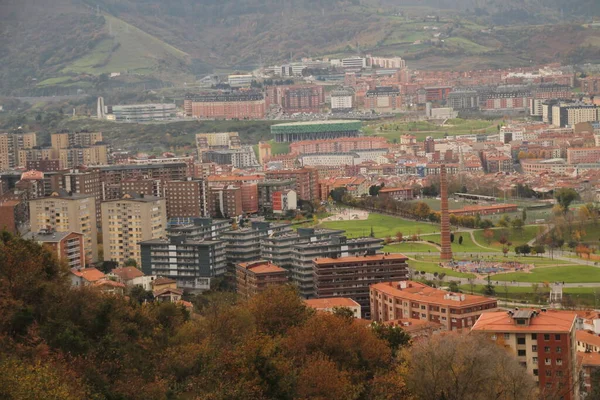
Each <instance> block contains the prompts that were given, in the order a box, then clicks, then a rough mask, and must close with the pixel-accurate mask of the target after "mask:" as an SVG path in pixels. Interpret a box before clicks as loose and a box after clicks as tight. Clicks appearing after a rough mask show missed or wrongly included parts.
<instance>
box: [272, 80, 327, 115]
mask: <svg viewBox="0 0 600 400" xmlns="http://www.w3.org/2000/svg"><path fill="white" fill-rule="evenodd" d="M265 92H266V96H267V97H266V100H267V107H268V106H270V105H273V104H276V105H279V106H280V107H281V109H282V110H283V111H284V112H286V113H290V114H292V113H300V112H305V113H318V112H321V109H322V108H323V106H324V105H325V91H324V90H323V86H321V85H292V86H269V87H267V88H266V90H265Z"/></svg>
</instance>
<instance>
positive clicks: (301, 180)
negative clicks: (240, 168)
mask: <svg viewBox="0 0 600 400" xmlns="http://www.w3.org/2000/svg"><path fill="white" fill-rule="evenodd" d="M265 178H266V179H278V180H287V179H295V181H296V184H295V187H294V190H295V191H296V194H297V195H298V199H300V200H306V201H315V200H318V199H319V197H320V192H319V171H318V170H317V169H316V168H311V167H304V168H299V169H284V170H273V171H267V172H266V173H265Z"/></svg>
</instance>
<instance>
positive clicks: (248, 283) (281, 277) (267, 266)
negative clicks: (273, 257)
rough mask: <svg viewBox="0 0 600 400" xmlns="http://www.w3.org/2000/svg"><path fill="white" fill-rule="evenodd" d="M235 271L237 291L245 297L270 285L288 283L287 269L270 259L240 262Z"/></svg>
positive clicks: (251, 295)
mask: <svg viewBox="0 0 600 400" xmlns="http://www.w3.org/2000/svg"><path fill="white" fill-rule="evenodd" d="M235 271H236V291H237V293H238V295H239V296H240V297H241V298H245V299H249V298H251V297H253V296H255V295H257V294H258V293H260V292H263V291H265V290H266V289H267V288H268V287H270V286H276V285H285V284H286V283H288V277H287V271H286V270H285V269H283V268H281V267H279V266H277V265H275V264H272V263H270V262H268V261H252V262H245V263H239V264H237V265H236V267H235Z"/></svg>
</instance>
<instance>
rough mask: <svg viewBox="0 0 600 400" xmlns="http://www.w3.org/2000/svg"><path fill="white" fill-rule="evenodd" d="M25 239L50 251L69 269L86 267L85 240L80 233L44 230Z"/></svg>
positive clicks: (32, 233)
mask: <svg viewBox="0 0 600 400" xmlns="http://www.w3.org/2000/svg"><path fill="white" fill-rule="evenodd" d="M23 239H26V240H33V241H34V242H36V243H38V244H40V245H42V246H44V247H46V248H48V249H50V251H52V252H53V253H55V254H56V256H57V258H58V260H59V261H61V262H62V261H64V262H65V263H66V264H67V266H68V267H69V269H73V268H75V269H80V268H84V267H85V244H84V243H85V240H84V237H83V234H81V233H78V232H55V231H54V230H52V229H42V230H40V231H39V232H29V233H27V234H25V235H24V236H23Z"/></svg>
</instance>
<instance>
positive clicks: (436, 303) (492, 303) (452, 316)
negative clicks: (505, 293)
mask: <svg viewBox="0 0 600 400" xmlns="http://www.w3.org/2000/svg"><path fill="white" fill-rule="evenodd" d="M370 302H371V319H373V320H375V321H380V322H386V321H393V320H397V319H401V318H412V319H420V320H424V321H430V322H435V323H438V324H440V325H442V326H443V327H444V329H445V330H448V331H456V330H461V329H465V328H467V329H470V328H471V327H472V326H473V324H475V321H477V318H479V316H480V315H481V314H482V313H484V312H488V311H495V310H496V309H497V308H498V302H497V301H496V299H492V298H489V297H484V296H474V295H466V294H460V293H451V292H447V291H445V290H440V289H435V288H432V287H430V286H427V285H424V284H422V283H419V282H414V281H402V282H385V283H378V284H376V285H372V286H371V291H370Z"/></svg>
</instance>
